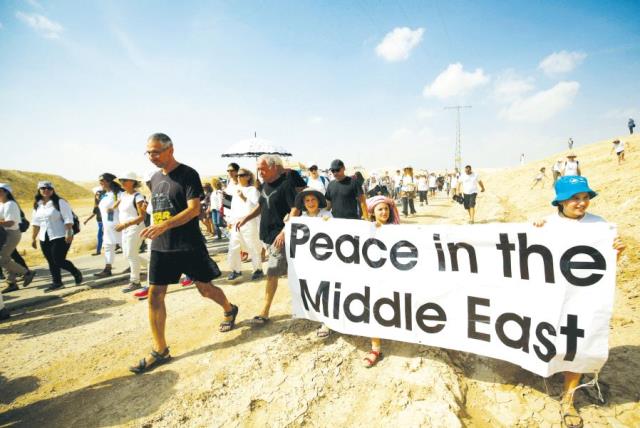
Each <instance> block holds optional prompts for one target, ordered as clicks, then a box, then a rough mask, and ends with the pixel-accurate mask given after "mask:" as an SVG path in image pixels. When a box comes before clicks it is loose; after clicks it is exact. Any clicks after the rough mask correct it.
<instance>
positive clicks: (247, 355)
mask: <svg viewBox="0 0 640 428" xmlns="http://www.w3.org/2000/svg"><path fill="white" fill-rule="evenodd" d="M479 206H480V208H479V213H478V220H479V221H480V222H482V221H490V222H494V221H503V220H509V219H510V218H509V217H510V214H509V209H508V208H509V207H506V208H507V209H505V207H503V206H502V205H501V204H500V200H499V198H498V196H497V195H496V194H493V193H491V192H489V193H486V194H484V195H482V197H481V198H480V199H479ZM418 209H419V215H418V216H417V217H413V218H410V219H408V220H407V221H406V222H407V223H418V222H419V223H463V222H466V213H465V212H464V210H463V209H462V208H461V207H460V206H457V205H456V206H454V205H453V204H451V203H450V202H449V201H448V200H446V199H445V198H436V199H435V200H432V201H431V205H429V206H428V207H418ZM217 261H218V262H219V264H220V265H221V267H222V268H223V269H224V268H226V263H224V262H223V260H222V258H221V257H218V258H217ZM248 269H249V267H248V266H247V265H245V277H247V276H248ZM225 273H226V272H225ZM219 284H220V285H222V286H223V288H224V290H225V292H226V293H227V295H228V297H229V298H230V300H231V301H232V302H234V303H236V304H238V305H239V306H240V315H239V320H241V322H240V323H239V325H238V328H237V329H235V330H234V331H232V332H230V333H227V334H221V333H218V332H217V324H218V323H219V322H220V321H221V318H222V311H221V310H220V309H219V308H217V307H216V306H215V304H213V303H211V302H210V301H205V300H204V299H202V298H200V296H199V295H198V292H197V291H196V290H195V289H194V288H193V287H189V288H179V287H177V286H172V287H171V289H170V290H171V291H170V293H169V294H168V296H167V309H168V312H169V320H168V328H167V337H168V340H169V343H170V345H171V351H172V354H173V355H174V356H175V357H176V358H175V359H174V361H173V362H172V363H171V364H169V365H166V366H164V367H160V368H158V369H157V370H155V371H153V372H151V373H149V374H145V375H143V376H132V375H130V373H129V372H128V371H127V369H126V368H127V366H128V365H131V364H134V363H135V362H136V361H137V359H139V358H141V357H142V356H144V355H145V353H146V352H148V350H149V349H150V341H149V333H148V326H147V319H146V318H147V314H146V304H145V303H141V302H137V301H133V300H131V299H130V298H129V297H127V296H124V295H123V294H122V293H121V292H120V290H119V288H118V287H112V288H106V289H98V290H91V291H87V292H83V293H79V294H77V295H74V296H71V297H70V298H68V299H67V300H65V301H64V302H61V303H56V304H53V305H50V306H40V307H35V308H33V309H32V310H30V311H28V312H27V313H25V314H23V315H20V316H17V317H15V318H12V319H11V321H10V322H5V323H2V324H0V412H1V414H0V426H5V425H7V426H30V427H33V426H44V425H46V426H54V427H55V426H60V427H62V426H64V427H68V426H87V427H93V426H99V427H102V426H153V427H174V426H179V425H186V426H198V427H200V426H201V427H210V426H225V427H227V426H277V427H281V426H303V425H305V426H363V427H364V426H367V427H370V426H390V425H391V424H397V425H407V426H442V427H456V426H474V427H475V426H478V427H484V426H486V427H489V426H492V427H493V426H559V420H560V419H559V414H558V411H559V406H558V403H557V401H556V400H555V399H554V398H550V397H549V396H548V395H547V392H546V389H545V383H544V381H543V379H542V378H540V377H537V376H534V375H532V374H530V373H528V372H526V371H524V370H522V369H520V368H518V367H516V366H513V365H511V364H508V363H504V362H500V361H497V360H491V359H488V358H482V357H477V356H474V355H470V354H464V353H459V352H453V351H446V350H441V349H436V348H429V347H425V346H419V345H413V344H406V343H400V342H391V341H384V342H383V350H384V353H385V355H386V357H385V359H384V360H382V361H381V362H380V364H379V366H377V367H376V368H373V369H365V368H363V367H361V362H360V361H361V359H362V357H363V356H364V353H365V352H366V351H367V350H368V349H369V348H368V346H369V343H368V340H367V339H365V338H360V337H352V336H347V335H340V334H332V335H331V336H330V337H329V338H328V339H325V340H322V339H318V338H317V337H316V334H315V329H316V324H315V323H312V322H308V321H305V320H292V319H291V317H290V303H289V302H290V296H289V292H288V289H287V287H286V281H284V280H282V281H281V283H280V289H279V290H278V293H277V295H276V298H275V301H274V305H273V308H272V322H271V323H270V324H268V325H267V326H266V327H264V328H262V329H258V330H256V329H252V328H251V327H250V326H249V325H248V322H247V321H246V320H248V319H250V318H251V317H252V316H253V315H255V314H256V313H257V311H258V309H259V306H260V304H261V300H262V295H263V292H264V288H263V287H264V286H263V283H262V282H257V283H254V282H244V283H242V284H240V285H237V286H234V285H229V284H225V281H219ZM637 297H638V296H637V295H636V298H637ZM628 299H629V297H628V296H627V295H625V296H624V299H623V300H620V299H619V300H618V301H617V302H616V310H618V309H619V307H623V306H624V305H625V304H626V303H627V302H628ZM635 313H637V312H634V313H632V314H628V312H624V314H625V315H624V317H623V321H624V320H627V319H628V318H627V317H628V316H633V317H634V318H633V320H634V321H635V320H636V319H637V315H635ZM635 325H637V324H635ZM612 328H613V334H612V340H611V346H612V350H611V357H610V361H609V362H608V363H607V366H606V367H605V370H603V372H602V377H601V379H602V384H606V385H608V389H609V396H610V398H609V402H608V403H607V404H605V405H595V404H594V403H593V394H592V392H591V391H587V393H578V395H577V403H578V406H579V407H580V410H581V412H582V414H583V415H584V417H585V420H586V421H588V422H589V424H594V425H597V426H633V425H637V424H638V423H640V417H639V406H638V403H637V401H638V399H639V398H640V397H639V396H638V395H639V392H640V388H639V387H638V385H637V382H638V377H637V373H638V362H639V361H640V358H639V356H640V355H639V353H638V347H637V346H635V345H637V343H633V340H632V339H630V337H632V334H633V333H636V334H637V330H636V331H635V332H634V331H632V330H633V323H631V324H624V323H623V322H622V321H621V322H616V321H615V319H614V323H613V326H612ZM634 340H637V339H634ZM547 383H548V384H549V388H550V390H551V392H552V394H557V393H559V392H560V389H561V377H558V376H555V377H553V378H551V379H549V380H547ZM589 424H588V425H589Z"/></svg>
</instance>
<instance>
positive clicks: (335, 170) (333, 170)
mask: <svg viewBox="0 0 640 428" xmlns="http://www.w3.org/2000/svg"><path fill="white" fill-rule="evenodd" d="M341 169H342V168H338V169H333V168H331V172H338V171H340V170H341Z"/></svg>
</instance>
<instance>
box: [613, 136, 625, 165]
mask: <svg viewBox="0 0 640 428" xmlns="http://www.w3.org/2000/svg"><path fill="white" fill-rule="evenodd" d="M614 150H615V152H616V156H617V157H618V165H620V164H621V163H622V162H624V141H622V140H613V147H611V153H613V151H614Z"/></svg>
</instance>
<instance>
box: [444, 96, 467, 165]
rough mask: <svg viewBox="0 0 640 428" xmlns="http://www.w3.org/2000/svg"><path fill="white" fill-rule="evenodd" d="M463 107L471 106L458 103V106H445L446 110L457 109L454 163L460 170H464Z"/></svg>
mask: <svg viewBox="0 0 640 428" xmlns="http://www.w3.org/2000/svg"><path fill="white" fill-rule="evenodd" d="M463 108H471V106H461V105H457V106H448V107H445V108H444V109H445V110H456V153H455V159H454V164H455V167H456V168H458V171H462V170H461V165H460V164H461V163H462V151H461V148H460V109H463Z"/></svg>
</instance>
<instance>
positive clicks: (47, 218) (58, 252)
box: [31, 181, 82, 293]
mask: <svg viewBox="0 0 640 428" xmlns="http://www.w3.org/2000/svg"><path fill="white" fill-rule="evenodd" d="M31 226H32V230H33V235H32V242H31V246H32V247H33V248H38V245H37V241H36V240H39V241H40V249H41V250H42V253H43V254H44V257H45V258H46V259H47V263H48V264H49V272H51V279H52V281H53V283H52V284H51V286H49V287H48V288H47V289H45V290H44V291H45V293H48V292H50V291H54V290H57V289H59V288H62V286H63V285H62V275H61V271H60V269H64V270H66V271H67V272H69V273H71V275H73V278H74V280H75V283H76V285H78V284H80V283H82V273H80V271H79V270H78V268H76V267H75V266H74V264H73V263H71V262H70V261H69V260H67V253H68V252H69V248H70V247H71V243H72V242H73V212H72V211H71V206H70V205H69V203H68V202H67V201H65V200H64V199H62V198H61V197H60V196H58V195H57V194H56V192H55V189H54V187H53V184H52V183H51V182H50V181H41V182H39V183H38V193H37V194H36V197H35V202H34V204H33V214H32V215H31Z"/></svg>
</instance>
